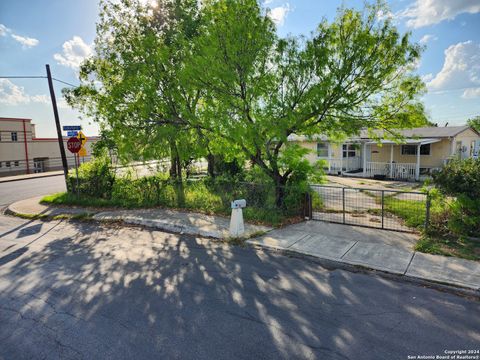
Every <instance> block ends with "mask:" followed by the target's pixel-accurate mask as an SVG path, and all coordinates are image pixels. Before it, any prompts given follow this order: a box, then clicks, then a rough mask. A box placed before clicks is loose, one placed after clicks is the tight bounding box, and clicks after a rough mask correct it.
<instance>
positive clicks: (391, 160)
mask: <svg viewBox="0 0 480 360" xmlns="http://www.w3.org/2000/svg"><path fill="white" fill-rule="evenodd" d="M390 179H393V144H390Z"/></svg>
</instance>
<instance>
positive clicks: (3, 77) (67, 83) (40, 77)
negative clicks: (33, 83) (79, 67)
mask: <svg viewBox="0 0 480 360" xmlns="http://www.w3.org/2000/svg"><path fill="white" fill-rule="evenodd" d="M0 79H47V77H46V76H13V75H8V76H0ZM52 80H54V81H58V82H60V83H62V84H65V85H68V86H71V87H78V85H73V84H71V83H69V82H66V81H63V80H60V79H56V78H52Z"/></svg>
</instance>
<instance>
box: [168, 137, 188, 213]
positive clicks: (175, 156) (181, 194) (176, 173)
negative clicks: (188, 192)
mask: <svg viewBox="0 0 480 360" xmlns="http://www.w3.org/2000/svg"><path fill="white" fill-rule="evenodd" d="M170 159H171V164H170V179H171V180H173V182H174V186H175V194H176V197H177V206H178V207H180V208H181V207H184V206H185V189H184V186H183V179H182V163H181V161H180V154H179V153H178V148H177V145H176V144H175V142H174V141H172V142H171V143H170Z"/></svg>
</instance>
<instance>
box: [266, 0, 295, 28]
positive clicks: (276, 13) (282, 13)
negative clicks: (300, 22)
mask: <svg viewBox="0 0 480 360" xmlns="http://www.w3.org/2000/svg"><path fill="white" fill-rule="evenodd" d="M289 12H290V4H289V3H286V4H285V5H282V6H277V7H274V8H273V9H270V11H269V12H268V16H269V17H270V19H272V21H273V22H274V23H275V24H277V25H278V26H283V24H284V23H285V18H286V17H287V15H288V13H289Z"/></svg>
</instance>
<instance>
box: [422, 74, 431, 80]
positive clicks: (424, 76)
mask: <svg viewBox="0 0 480 360" xmlns="http://www.w3.org/2000/svg"><path fill="white" fill-rule="evenodd" d="M432 79H433V74H432V73H428V74H425V75H422V81H423V82H429V81H430V80H432Z"/></svg>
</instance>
